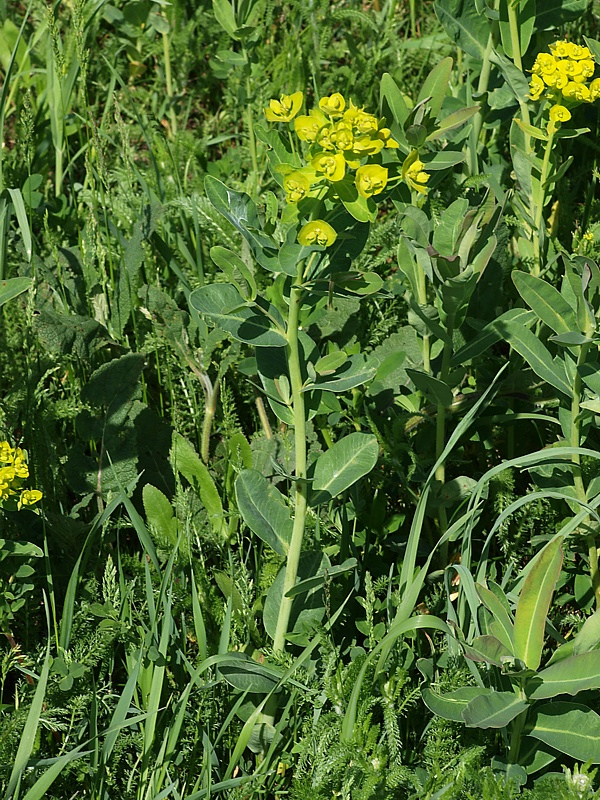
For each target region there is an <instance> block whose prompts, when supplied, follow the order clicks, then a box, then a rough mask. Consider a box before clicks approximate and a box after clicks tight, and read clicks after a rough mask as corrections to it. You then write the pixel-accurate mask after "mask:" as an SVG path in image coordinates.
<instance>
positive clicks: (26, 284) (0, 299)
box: [0, 278, 31, 306]
mask: <svg viewBox="0 0 600 800" xmlns="http://www.w3.org/2000/svg"><path fill="white" fill-rule="evenodd" d="M30 286H31V278H9V279H8V280H6V281H0V306H3V305H4V303H8V301H9V300H12V299H13V297H18V295H20V294H22V293H23V292H26V291H27V289H29V288H30Z"/></svg>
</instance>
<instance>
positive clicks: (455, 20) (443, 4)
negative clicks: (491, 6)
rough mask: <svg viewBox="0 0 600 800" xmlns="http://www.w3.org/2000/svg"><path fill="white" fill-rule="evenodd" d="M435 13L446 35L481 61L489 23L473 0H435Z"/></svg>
mask: <svg viewBox="0 0 600 800" xmlns="http://www.w3.org/2000/svg"><path fill="white" fill-rule="evenodd" d="M434 8H435V13H436V14H437V17H438V19H439V21H440V22H441V23H442V25H443V26H444V28H445V29H446V33H447V34H448V36H449V37H450V38H451V39H453V40H454V41H455V42H456V44H457V45H458V46H459V47H460V48H462V49H463V50H464V51H465V53H468V54H469V55H470V56H472V57H473V58H475V60H476V61H478V62H482V61H483V59H484V54H485V48H486V46H487V43H488V39H489V36H490V23H489V21H488V19H487V18H486V16H485V14H480V13H479V11H478V9H477V7H476V4H475V3H474V2H473V0H437V2H436V3H435V6H434Z"/></svg>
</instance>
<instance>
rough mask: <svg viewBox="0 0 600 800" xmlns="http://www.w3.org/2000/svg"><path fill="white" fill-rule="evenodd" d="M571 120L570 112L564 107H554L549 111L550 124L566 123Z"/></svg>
mask: <svg viewBox="0 0 600 800" xmlns="http://www.w3.org/2000/svg"><path fill="white" fill-rule="evenodd" d="M570 119H571V112H570V111H569V109H568V108H565V107H564V106H560V105H555V106H552V108H551V109H550V121H551V122H568V121H569V120H570Z"/></svg>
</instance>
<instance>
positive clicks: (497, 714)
mask: <svg viewBox="0 0 600 800" xmlns="http://www.w3.org/2000/svg"><path fill="white" fill-rule="evenodd" d="M526 708H527V701H525V700H522V699H521V698H520V697H519V696H518V695H516V694H514V693H513V692H490V694H486V695H480V696H479V697H475V698H474V699H473V700H471V702H470V703H469V704H468V705H467V707H466V708H465V709H463V711H462V718H463V720H464V722H465V724H466V725H467V726H468V727H469V728H505V727H506V726H507V725H508V723H509V722H510V721H511V720H513V719H514V718H515V717H516V716H518V715H519V714H520V713H521V712H522V711H525V709H526Z"/></svg>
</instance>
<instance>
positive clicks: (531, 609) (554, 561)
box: [514, 536, 563, 670]
mask: <svg viewBox="0 0 600 800" xmlns="http://www.w3.org/2000/svg"><path fill="white" fill-rule="evenodd" d="M562 538H563V537H562V536H559V537H558V538H556V539H553V540H552V541H550V542H548V544H547V545H546V546H545V547H544V548H543V550H540V552H539V553H538V554H537V556H536V557H535V559H534V562H533V565H532V567H531V569H530V570H529V572H528V574H527V577H526V578H525V582H524V584H523V588H522V589H521V594H520V597H519V602H518V604H517V611H516V614H515V633H514V642H515V657H516V658H520V659H521V661H523V662H524V663H525V664H526V666H527V667H529V669H534V670H535V669H537V668H538V667H539V665H540V660H541V658H542V647H543V645H544V631H545V627H546V617H547V616H548V610H549V608H550V602H551V600H552V595H553V594H554V587H555V586H556V582H557V580H558V577H559V575H560V570H561V567H562V562H563V551H562V548H561V545H562Z"/></svg>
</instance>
